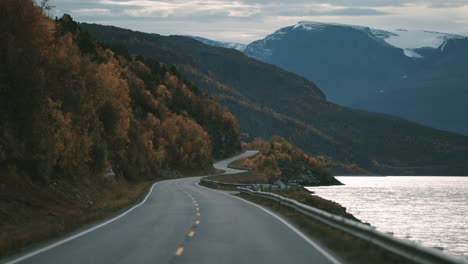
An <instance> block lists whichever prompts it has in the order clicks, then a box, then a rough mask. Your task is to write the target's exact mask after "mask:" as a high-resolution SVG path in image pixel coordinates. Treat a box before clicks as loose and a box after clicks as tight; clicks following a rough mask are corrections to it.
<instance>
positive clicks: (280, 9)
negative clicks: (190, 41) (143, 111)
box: [51, 0, 468, 43]
mask: <svg viewBox="0 0 468 264" xmlns="http://www.w3.org/2000/svg"><path fill="white" fill-rule="evenodd" d="M51 1H52V4H53V5H55V6H56V7H57V8H56V10H57V13H56V15H58V16H60V15H61V14H63V13H69V14H71V15H72V16H73V17H74V18H75V19H77V20H78V21H88V22H95V23H102V24H111V25H116V26H121V27H131V28H132V29H134V30H141V31H149V32H152V33H161V34H166V35H168V34H187V35H195V34H199V35H201V36H205V37H213V36H215V37H216V38H218V36H219V39H220V40H228V41H238V42H244V43H245V42H248V41H251V40H254V39H258V38H261V37H264V36H265V35H266V34H268V33H270V32H272V31H274V30H276V29H278V28H280V27H284V26H289V25H292V24H294V23H296V22H298V21H300V20H311V21H322V22H339V23H349V24H360V25H364V26H371V27H377V28H379V27H382V26H385V25H390V26H392V27H393V25H398V27H401V28H420V29H428V30H433V29H434V30H438V31H444V30H446V31H450V32H454V33H464V32H466V31H467V30H468V29H467V28H465V26H466V24H462V23H456V21H460V20H464V18H463V15H467V14H463V13H462V15H458V17H457V16H452V14H450V15H447V16H445V14H446V13H444V12H446V9H448V8H455V9H456V8H459V7H461V6H468V0H287V1H286V0H235V1H232V0H93V1H91V0H79V1H78V0H51ZM409 6H421V7H422V8H425V9H424V10H427V8H429V9H431V10H432V11H433V12H429V13H440V14H443V16H441V15H439V16H438V17H432V16H430V17H427V16H426V17H421V16H420V15H421V13H422V12H419V10H416V11H414V12H413V11H408V12H403V14H402V11H401V10H402V9H404V10H406V7H409ZM411 10H412V9H411ZM395 12H400V13H398V14H397V13H395ZM409 12H413V13H409ZM447 14H449V13H447ZM465 17H467V16H465ZM241 35H242V38H239V37H238V36H241Z"/></svg>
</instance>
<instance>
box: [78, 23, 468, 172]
mask: <svg viewBox="0 0 468 264" xmlns="http://www.w3.org/2000/svg"><path fill="white" fill-rule="evenodd" d="M81 27H82V28H83V29H84V30H87V31H88V32H89V33H90V34H91V35H93V36H94V37H96V38H97V39H98V40H99V41H102V42H105V43H108V44H110V45H117V46H120V47H122V48H127V49H128V51H129V52H130V53H132V54H141V55H143V56H145V57H149V58H154V59H157V60H159V61H161V62H163V63H166V64H174V65H176V66H177V67H178V69H179V71H180V72H181V74H182V75H183V76H185V77H186V78H187V79H188V80H189V81H190V82H192V83H194V84H195V85H197V86H198V87H202V88H203V91H204V92H206V93H208V94H209V95H211V96H213V98H215V99H216V100H218V101H219V102H221V103H222V104H223V105H226V106H228V107H229V109H230V111H231V112H232V113H233V114H234V115H235V116H236V117H237V118H238V119H239V121H240V123H241V128H242V130H243V131H244V132H247V133H250V134H254V135H257V136H260V137H264V138H269V137H271V136H272V135H274V134H277V135H280V136H282V137H284V138H286V139H287V140H289V141H291V142H292V143H293V144H295V145H297V146H299V147H301V148H303V149H304V150H306V151H307V152H308V153H310V154H313V155H322V156H325V157H324V159H325V160H331V159H332V160H333V162H331V163H330V166H331V167H332V168H334V172H335V173H340V174H341V173H343V174H350V173H360V174H361V173H363V172H365V170H367V172H368V173H376V174H392V175H405V174H406V175H453V174H456V175H466V174H467V173H468V165H467V164H466V162H464V161H465V160H466V158H468V149H467V148H468V138H467V137H464V136H459V135H455V134H451V133H446V132H442V131H438V130H435V129H431V128H428V127H424V126H421V125H418V124H415V123H412V122H408V121H404V120H401V119H398V118H394V117H390V116H386V115H382V114H374V113H368V112H363V111H357V110H351V109H348V108H346V107H341V106H338V105H335V104H333V103H330V102H328V101H327V100H326V98H325V96H324V95H323V93H322V92H321V90H320V89H318V88H317V87H316V86H315V85H314V84H313V83H311V82H309V81H307V80H305V79H303V78H301V77H299V76H297V75H295V74H292V73H289V72H286V71H284V70H281V69H280V68H277V67H275V66H273V65H269V64H265V63H262V62H259V61H256V60H253V59H251V58H249V57H247V56H245V55H244V54H242V53H241V52H238V51H235V50H232V49H223V48H217V47H210V46H208V45H204V44H202V43H200V42H198V41H195V40H193V39H191V38H187V37H179V36H169V37H163V36H160V35H157V34H145V33H142V32H134V31H131V30H126V29H121V28H116V27H111V26H100V25H95V24H84V23H83V24H81ZM401 53H402V54H403V52H401ZM362 169H364V170H362Z"/></svg>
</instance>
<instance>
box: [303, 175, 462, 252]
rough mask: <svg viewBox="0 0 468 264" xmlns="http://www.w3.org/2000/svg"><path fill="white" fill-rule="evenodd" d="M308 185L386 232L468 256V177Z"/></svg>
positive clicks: (352, 179)
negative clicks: (330, 185) (342, 184)
mask: <svg viewBox="0 0 468 264" xmlns="http://www.w3.org/2000/svg"><path fill="white" fill-rule="evenodd" d="M337 179H338V180H340V181H341V182H342V183H344V184H345V185H344V186H332V187H310V188H308V189H309V190H311V191H313V192H315V193H316V194H317V195H318V196H320V197H323V198H325V199H328V200H332V201H335V202H337V203H339V204H341V205H343V206H344V207H346V208H347V209H348V212H350V213H351V214H353V215H354V216H356V217H357V218H359V219H361V220H362V221H364V222H368V223H370V224H371V225H372V226H375V227H377V229H378V230H380V231H383V232H391V233H393V234H394V235H395V236H397V237H400V238H405V239H409V240H412V241H415V242H418V243H420V244H422V245H425V246H429V247H439V248H443V250H444V252H446V253H448V254H451V255H456V256H463V257H465V258H468V177H337Z"/></svg>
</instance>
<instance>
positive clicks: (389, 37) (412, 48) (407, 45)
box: [371, 29, 467, 58]
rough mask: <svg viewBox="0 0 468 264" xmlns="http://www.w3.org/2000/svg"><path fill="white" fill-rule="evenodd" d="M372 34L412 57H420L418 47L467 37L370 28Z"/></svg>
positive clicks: (443, 43) (442, 44) (439, 44)
mask: <svg viewBox="0 0 468 264" xmlns="http://www.w3.org/2000/svg"><path fill="white" fill-rule="evenodd" d="M371 31H372V33H373V34H374V36H376V37H379V38H381V39H383V40H384V41H385V42H387V43H388V44H390V45H392V46H394V47H397V48H400V49H402V50H403V51H404V53H405V55H406V56H408V57H412V58H422V57H423V56H422V55H421V54H419V53H418V52H417V51H416V50H417V49H420V48H434V49H438V48H441V50H442V51H443V49H442V48H443V47H444V46H445V43H446V42H447V40H449V39H461V38H467V37H464V36H460V35H454V34H446V33H440V32H433V31H425V30H405V29H397V30H389V31H385V30H377V29H372V30H371Z"/></svg>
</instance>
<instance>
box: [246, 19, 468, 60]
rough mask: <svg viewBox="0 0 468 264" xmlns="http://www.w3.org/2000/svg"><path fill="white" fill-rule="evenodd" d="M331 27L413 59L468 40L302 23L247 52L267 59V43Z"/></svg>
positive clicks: (437, 34) (430, 33)
mask: <svg viewBox="0 0 468 264" xmlns="http://www.w3.org/2000/svg"><path fill="white" fill-rule="evenodd" d="M331 27H335V28H348V29H354V30H359V31H362V32H364V33H366V34H368V35H369V37H371V38H375V39H381V40H383V41H384V42H386V43H387V44H389V45H391V46H393V47H396V48H400V49H402V50H403V52H404V54H405V55H406V56H407V57H411V58H422V57H424V56H423V55H421V54H419V53H418V52H417V50H418V49H424V48H431V49H443V47H444V44H445V43H446V42H447V41H448V40H450V39H468V37H467V36H461V35H456V34H448V33H441V32H434V31H426V30H406V29H395V30H381V29H373V28H369V27H365V26H355V25H345V24H337V23H320V22H307V21H301V22H299V23H297V24H296V25H294V26H291V27H285V28H282V29H279V30H278V31H276V32H274V33H273V34H271V35H269V36H267V37H266V38H264V39H262V40H259V41H257V42H254V43H256V44H257V45H252V44H254V43H252V44H250V45H248V47H249V49H254V51H247V53H251V54H255V53H257V54H256V56H255V57H262V58H266V57H268V56H270V54H271V52H272V51H271V49H269V48H268V47H267V46H268V45H267V43H268V42H270V41H278V40H282V39H283V38H284V37H285V36H286V35H287V34H288V33H291V32H292V31H310V32H321V31H324V30H327V29H329V28H331ZM262 46H263V47H262Z"/></svg>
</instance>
